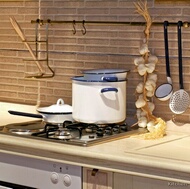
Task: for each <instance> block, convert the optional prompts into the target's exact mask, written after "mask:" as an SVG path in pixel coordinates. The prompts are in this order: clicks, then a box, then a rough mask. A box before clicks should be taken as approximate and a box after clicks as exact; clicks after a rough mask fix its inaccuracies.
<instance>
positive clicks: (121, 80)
mask: <svg viewBox="0 0 190 189" xmlns="http://www.w3.org/2000/svg"><path fill="white" fill-rule="evenodd" d="M71 79H72V80H73V81H81V82H93V83H114V82H123V81H126V79H119V80H117V81H109V82H107V81H104V80H93V79H91V80H90V79H86V78H84V77H83V76H75V77H72V78H71Z"/></svg>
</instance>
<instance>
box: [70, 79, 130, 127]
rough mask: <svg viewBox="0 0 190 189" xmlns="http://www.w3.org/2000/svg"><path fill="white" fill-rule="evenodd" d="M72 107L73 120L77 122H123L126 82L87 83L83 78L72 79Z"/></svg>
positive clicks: (124, 117) (124, 116)
mask: <svg viewBox="0 0 190 189" xmlns="http://www.w3.org/2000/svg"><path fill="white" fill-rule="evenodd" d="M72 107H73V114H72V116H73V119H74V120H76V121H78V122H82V123H96V124H108V123H109V124H110V123H119V122H123V121H125V119H126V80H123V81H118V82H88V81H86V80H85V79H84V78H83V77H74V78H73V81H72Z"/></svg>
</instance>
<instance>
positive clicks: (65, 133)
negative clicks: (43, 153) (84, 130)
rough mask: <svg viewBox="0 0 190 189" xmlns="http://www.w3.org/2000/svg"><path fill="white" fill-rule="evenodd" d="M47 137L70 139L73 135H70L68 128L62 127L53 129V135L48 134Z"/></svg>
mask: <svg viewBox="0 0 190 189" xmlns="http://www.w3.org/2000/svg"><path fill="white" fill-rule="evenodd" d="M49 138H55V139H61V140H64V139H71V138H74V137H73V136H72V135H71V133H70V131H69V130H68V129H66V128H62V129H59V130H57V131H55V133H54V135H50V136H49Z"/></svg>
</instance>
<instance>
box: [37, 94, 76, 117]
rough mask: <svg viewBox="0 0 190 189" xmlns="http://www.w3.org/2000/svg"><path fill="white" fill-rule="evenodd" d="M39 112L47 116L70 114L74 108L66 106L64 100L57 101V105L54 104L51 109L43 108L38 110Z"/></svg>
mask: <svg viewBox="0 0 190 189" xmlns="http://www.w3.org/2000/svg"><path fill="white" fill-rule="evenodd" d="M37 111H38V112H40V113H45V114H55V113H58V114H68V113H72V111H73V110H72V106H70V105H68V104H64V101H63V99H62V98H60V99H58V100H57V103H56V104H53V105H51V106H49V107H42V108H37Z"/></svg>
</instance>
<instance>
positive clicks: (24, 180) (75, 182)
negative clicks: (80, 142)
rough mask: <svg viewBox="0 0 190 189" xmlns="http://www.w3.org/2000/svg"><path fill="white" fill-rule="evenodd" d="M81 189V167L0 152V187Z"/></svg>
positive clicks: (8, 188)
mask: <svg viewBox="0 0 190 189" xmlns="http://www.w3.org/2000/svg"><path fill="white" fill-rule="evenodd" d="M60 188H67V189H82V167H80V166H75V165H69V164H63V163H58V162H52V161H46V160H41V159H33V158H29V157H23V156H18V155H13V154H5V153H0V189H60Z"/></svg>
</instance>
